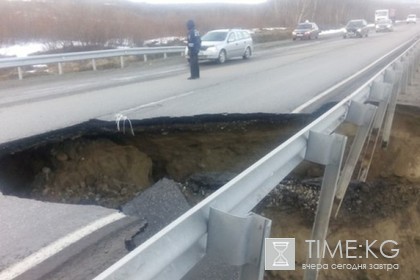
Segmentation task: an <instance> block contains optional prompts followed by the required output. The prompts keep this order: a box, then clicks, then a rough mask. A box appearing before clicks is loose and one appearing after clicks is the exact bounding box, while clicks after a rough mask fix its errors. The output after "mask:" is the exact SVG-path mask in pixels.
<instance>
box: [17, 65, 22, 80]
mask: <svg viewBox="0 0 420 280" xmlns="http://www.w3.org/2000/svg"><path fill="white" fill-rule="evenodd" d="M17 69H18V76H19V80H23V72H22V67H18V68H17Z"/></svg>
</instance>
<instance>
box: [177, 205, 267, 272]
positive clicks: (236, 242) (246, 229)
mask: <svg viewBox="0 0 420 280" xmlns="http://www.w3.org/2000/svg"><path fill="white" fill-rule="evenodd" d="M270 230H271V220H269V219H267V218H264V217H262V216H260V215H256V214H254V213H251V214H250V215H248V216H246V217H239V216H235V215H232V214H229V213H226V212H224V211H220V210H217V209H215V208H210V214H209V223H208V235H207V254H206V256H205V257H204V259H203V260H202V261H201V262H200V263H199V264H197V265H196V266H195V267H194V268H193V269H192V270H191V271H190V272H189V273H188V274H187V275H186V276H185V277H183V280H188V279H191V280H195V279H203V280H210V279H214V277H215V275H209V271H210V274H211V271H214V269H213V268H217V267H220V265H221V264H223V266H224V267H233V268H234V269H227V271H226V272H224V273H226V274H227V275H225V278H224V279H234V278H235V279H238V280H239V279H240V280H262V279H263V276H264V240H265V238H268V237H269V236H270ZM245 233H246V234H245ZM229 272H231V273H232V274H235V275H236V274H239V278H237V277H234V276H235V275H229V274H230V273H229ZM216 277H217V276H216Z"/></svg>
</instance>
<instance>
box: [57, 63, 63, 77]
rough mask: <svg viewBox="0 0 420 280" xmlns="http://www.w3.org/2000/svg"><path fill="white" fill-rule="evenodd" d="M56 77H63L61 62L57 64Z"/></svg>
mask: <svg viewBox="0 0 420 280" xmlns="http://www.w3.org/2000/svg"><path fill="white" fill-rule="evenodd" d="M58 75H63V65H62V64H61V62H59V63H58Z"/></svg>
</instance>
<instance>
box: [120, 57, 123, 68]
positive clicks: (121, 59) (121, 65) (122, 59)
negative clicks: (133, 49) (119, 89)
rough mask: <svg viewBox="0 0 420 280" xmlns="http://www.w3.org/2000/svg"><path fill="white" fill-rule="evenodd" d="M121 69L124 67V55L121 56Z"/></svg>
mask: <svg viewBox="0 0 420 280" xmlns="http://www.w3.org/2000/svg"><path fill="white" fill-rule="evenodd" d="M120 64H121V69H123V68H124V56H120Z"/></svg>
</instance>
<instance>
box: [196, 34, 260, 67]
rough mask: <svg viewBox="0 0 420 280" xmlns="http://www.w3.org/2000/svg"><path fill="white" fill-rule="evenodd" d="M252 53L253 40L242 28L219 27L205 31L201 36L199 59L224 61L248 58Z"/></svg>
mask: <svg viewBox="0 0 420 280" xmlns="http://www.w3.org/2000/svg"><path fill="white" fill-rule="evenodd" d="M252 53H253V40H252V38H251V34H250V33H249V31H247V30H244V29H219V30H212V31H209V32H207V33H206V34H205V35H204V36H203V37H201V48H200V52H199V53H198V59H199V60H213V61H216V62H218V63H224V62H225V61H226V60H228V59H231V58H235V57H242V58H243V59H247V58H249V57H250V56H251V55H252Z"/></svg>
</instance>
